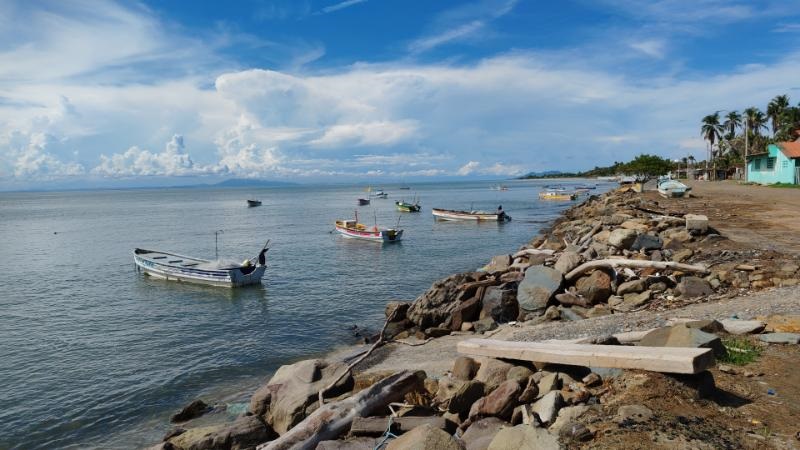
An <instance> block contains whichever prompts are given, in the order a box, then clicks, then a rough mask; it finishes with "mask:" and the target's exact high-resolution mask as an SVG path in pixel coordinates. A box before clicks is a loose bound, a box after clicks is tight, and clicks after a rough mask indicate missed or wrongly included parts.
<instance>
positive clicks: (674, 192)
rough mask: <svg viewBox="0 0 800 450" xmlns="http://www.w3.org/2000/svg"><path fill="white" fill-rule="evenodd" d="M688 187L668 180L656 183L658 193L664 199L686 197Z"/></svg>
mask: <svg viewBox="0 0 800 450" xmlns="http://www.w3.org/2000/svg"><path fill="white" fill-rule="evenodd" d="M688 189H689V187H688V186H686V185H685V184H683V183H681V182H680V181H677V180H672V179H669V178H666V179H663V180H659V181H658V193H659V194H660V195H661V196H662V197H664V198H681V197H683V196H684V195H686V191H687V190H688Z"/></svg>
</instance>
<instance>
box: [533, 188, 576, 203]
mask: <svg viewBox="0 0 800 450" xmlns="http://www.w3.org/2000/svg"><path fill="white" fill-rule="evenodd" d="M577 198H578V194H576V193H574V192H563V191H553V190H548V191H544V192H539V199H540V200H562V201H570V200H575V199H577Z"/></svg>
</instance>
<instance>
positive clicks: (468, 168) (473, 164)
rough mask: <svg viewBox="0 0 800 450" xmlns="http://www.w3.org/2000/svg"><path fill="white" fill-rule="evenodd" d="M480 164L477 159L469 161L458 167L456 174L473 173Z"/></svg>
mask: <svg viewBox="0 0 800 450" xmlns="http://www.w3.org/2000/svg"><path fill="white" fill-rule="evenodd" d="M480 165H481V163H479V162H478V161H470V162H468V163H466V164H464V165H463V166H461V167H459V169H458V170H457V171H456V174H458V175H461V176H467V175H472V174H473V173H475V171H477V170H478V167H480Z"/></svg>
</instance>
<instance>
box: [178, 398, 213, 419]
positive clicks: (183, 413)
mask: <svg viewBox="0 0 800 450" xmlns="http://www.w3.org/2000/svg"><path fill="white" fill-rule="evenodd" d="M210 410H211V407H210V406H208V405H206V403H205V402H204V401H202V400H200V399H197V400H194V401H193V402H191V403H189V404H188V405H186V406H184V407H183V409H181V410H180V411H178V412H177V413H175V414H173V415H172V417H170V418H169V421H170V422H172V423H178V422H186V421H187V420H191V419H194V418H196V417H200V416H202V415H203V414H205V413H207V412H208V411H210Z"/></svg>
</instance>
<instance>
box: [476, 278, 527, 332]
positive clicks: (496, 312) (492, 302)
mask: <svg viewBox="0 0 800 450" xmlns="http://www.w3.org/2000/svg"><path fill="white" fill-rule="evenodd" d="M518 315H519V305H517V293H516V291H514V290H513V289H504V288H503V287H501V286H489V287H487V288H486V293H485V294H484V296H483V305H482V309H481V313H480V318H481V319H484V318H486V317H491V318H492V319H494V320H495V322H497V323H506V322H511V321H512V320H516V319H517V316H518Z"/></svg>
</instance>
